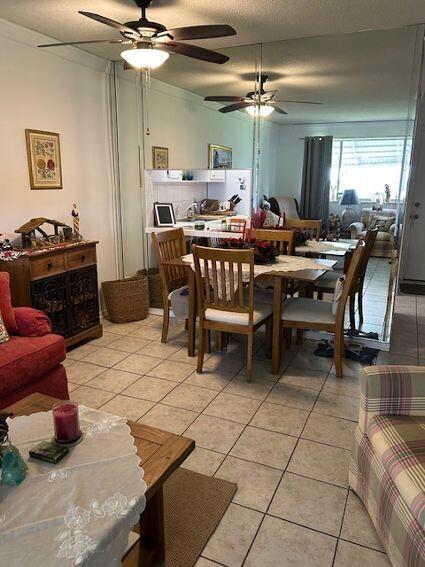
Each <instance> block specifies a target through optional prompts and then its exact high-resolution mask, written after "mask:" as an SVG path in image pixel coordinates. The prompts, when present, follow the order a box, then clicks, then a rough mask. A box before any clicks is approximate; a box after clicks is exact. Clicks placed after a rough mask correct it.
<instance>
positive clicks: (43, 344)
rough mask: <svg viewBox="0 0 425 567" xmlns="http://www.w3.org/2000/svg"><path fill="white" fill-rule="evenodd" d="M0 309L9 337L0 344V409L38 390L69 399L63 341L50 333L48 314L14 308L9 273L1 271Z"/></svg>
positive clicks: (24, 308)
mask: <svg viewBox="0 0 425 567" xmlns="http://www.w3.org/2000/svg"><path fill="white" fill-rule="evenodd" d="M0 311H1V313H2V317H3V320H4V323H5V325H6V329H7V330H8V332H9V334H10V340H9V341H8V342H6V343H2V344H0V409H2V408H5V407H7V406H9V405H10V404H13V403H14V402H16V401H18V400H20V399H22V398H24V397H25V396H28V395H29V394H33V393H34V392H40V393H42V394H48V395H50V396H54V397H56V398H61V399H68V398H69V394H68V385H67V378H66V372H65V368H64V367H63V366H62V364H61V362H62V361H63V360H65V356H66V351H65V340H64V338H63V337H61V336H59V335H54V334H52V328H51V324H50V321H49V319H48V317H47V316H46V315H45V314H44V313H43V312H41V311H37V310H36V309H32V308H30V307H16V308H13V307H12V304H11V300H10V291H9V274H7V273H6V272H0Z"/></svg>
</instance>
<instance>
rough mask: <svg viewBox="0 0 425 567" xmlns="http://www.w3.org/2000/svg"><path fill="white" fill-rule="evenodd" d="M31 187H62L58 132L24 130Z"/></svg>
mask: <svg viewBox="0 0 425 567" xmlns="http://www.w3.org/2000/svg"><path fill="white" fill-rule="evenodd" d="M25 136H26V141H27V156H28V170H29V176H30V185H31V189H62V164H61V153H60V141H59V134H57V133H55V132H44V131H42V130H25Z"/></svg>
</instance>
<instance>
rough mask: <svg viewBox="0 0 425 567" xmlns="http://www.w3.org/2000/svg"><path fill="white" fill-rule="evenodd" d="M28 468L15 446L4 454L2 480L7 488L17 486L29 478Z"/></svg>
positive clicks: (10, 447) (10, 446)
mask: <svg viewBox="0 0 425 567" xmlns="http://www.w3.org/2000/svg"><path fill="white" fill-rule="evenodd" d="M27 471H28V466H27V464H26V462H25V461H24V459H23V458H22V457H21V454H20V453H19V451H18V449H17V448H16V447H15V446H14V445H9V447H8V448H7V450H6V452H5V453H4V454H3V459H2V470H1V480H2V483H3V484H4V485H5V486H17V485H18V484H21V482H22V481H23V480H24V479H25V477H26V476H27Z"/></svg>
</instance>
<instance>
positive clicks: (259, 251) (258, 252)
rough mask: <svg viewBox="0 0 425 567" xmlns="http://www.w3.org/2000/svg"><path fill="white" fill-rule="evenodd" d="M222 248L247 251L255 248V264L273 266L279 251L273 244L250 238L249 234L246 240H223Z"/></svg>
mask: <svg viewBox="0 0 425 567" xmlns="http://www.w3.org/2000/svg"><path fill="white" fill-rule="evenodd" d="M221 247H222V248H233V249H235V248H236V249H239V250H246V249H247V248H254V262H255V264H271V263H272V262H274V261H275V259H276V256H278V255H279V251H278V250H277V249H276V247H275V246H273V244H271V243H270V242H266V241H264V240H256V239H255V238H250V237H249V233H248V236H247V238H246V239H245V240H243V239H241V238H226V239H224V240H222V245H221Z"/></svg>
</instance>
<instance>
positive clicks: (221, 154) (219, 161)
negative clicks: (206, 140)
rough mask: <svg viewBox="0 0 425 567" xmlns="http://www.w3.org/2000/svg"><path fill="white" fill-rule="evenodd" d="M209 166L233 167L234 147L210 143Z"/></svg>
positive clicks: (215, 167)
mask: <svg viewBox="0 0 425 567" xmlns="http://www.w3.org/2000/svg"><path fill="white" fill-rule="evenodd" d="M208 168H209V169H232V148H229V147H228V146H219V145H217V144H209V145H208Z"/></svg>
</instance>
